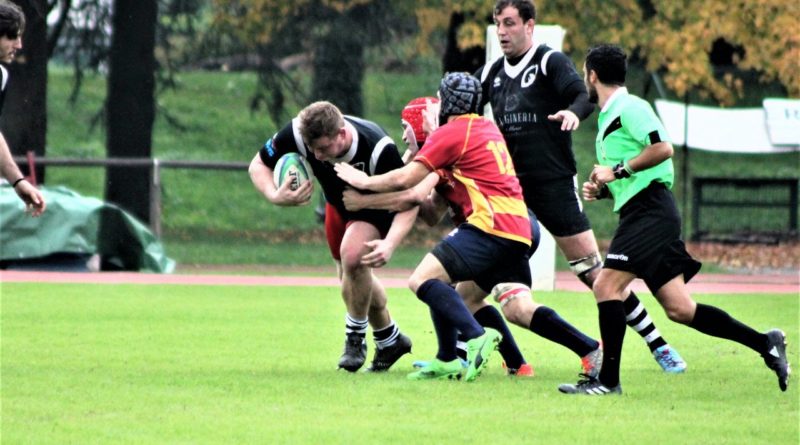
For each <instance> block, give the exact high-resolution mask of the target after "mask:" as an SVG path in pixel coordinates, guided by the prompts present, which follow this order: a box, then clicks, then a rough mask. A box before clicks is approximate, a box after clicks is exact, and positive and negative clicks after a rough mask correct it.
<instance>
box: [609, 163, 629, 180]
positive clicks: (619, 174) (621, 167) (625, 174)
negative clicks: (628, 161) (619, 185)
mask: <svg viewBox="0 0 800 445" xmlns="http://www.w3.org/2000/svg"><path fill="white" fill-rule="evenodd" d="M611 170H612V171H613V172H614V177H615V178H617V179H624V178H630V177H631V173H630V172H629V171H628V170H627V169H626V168H625V163H624V162H620V163H619V164H617V165H615V166H614V168H612V169H611Z"/></svg>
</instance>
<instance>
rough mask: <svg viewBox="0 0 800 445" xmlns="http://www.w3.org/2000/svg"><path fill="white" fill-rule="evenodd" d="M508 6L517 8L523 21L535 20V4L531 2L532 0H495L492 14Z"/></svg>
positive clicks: (498, 12)
mask: <svg viewBox="0 0 800 445" xmlns="http://www.w3.org/2000/svg"><path fill="white" fill-rule="evenodd" d="M509 6H511V7H512V8H517V11H519V16H520V18H521V19H522V21H523V22H527V21H528V20H530V19H533V20H536V5H534V4H533V0H497V3H495V4H494V15H497V14H500V13H501V12H503V10H504V9H506V8H508V7H509Z"/></svg>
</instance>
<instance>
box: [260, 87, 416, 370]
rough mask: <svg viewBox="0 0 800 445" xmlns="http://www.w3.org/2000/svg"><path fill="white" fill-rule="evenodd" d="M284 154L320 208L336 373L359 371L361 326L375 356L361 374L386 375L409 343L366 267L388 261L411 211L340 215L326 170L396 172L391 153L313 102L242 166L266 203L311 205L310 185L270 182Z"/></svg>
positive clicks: (374, 133) (379, 134) (336, 190)
mask: <svg viewBox="0 0 800 445" xmlns="http://www.w3.org/2000/svg"><path fill="white" fill-rule="evenodd" d="M290 152H297V153H300V154H301V155H302V156H304V157H305V158H306V160H307V161H308V163H309V164H310V165H311V169H312V170H313V171H314V175H315V176H316V178H317V180H318V181H319V184H320V186H322V191H323V192H324V195H325V199H326V201H327V203H326V211H325V235H326V237H327V240H328V246H329V247H330V250H331V255H332V256H333V258H334V260H335V262H336V266H337V272H338V274H339V279H340V280H341V283H342V298H343V299H344V303H345V306H346V308H347V315H346V317H345V333H346V338H345V349H344V353H343V354H342V356H341V358H340V359H339V368H343V369H346V370H347V371H350V372H355V371H357V370H358V369H359V368H360V367H361V366H362V365H363V364H364V361H365V360H366V352H367V346H366V340H365V337H366V331H367V325H368V324H369V325H371V326H372V331H373V336H374V338H375V344H376V347H377V349H376V352H375V356H374V359H373V361H372V364H371V365H370V367H369V368H368V371H386V370H388V369H389V368H390V367H391V366H392V365H393V364H394V363H395V362H396V361H397V360H398V359H399V358H400V357H401V356H402V355H403V354H406V353H408V352H411V339H409V338H408V337H406V336H405V335H403V333H401V332H400V330H399V329H398V328H397V325H396V324H395V323H394V321H393V320H392V318H391V316H390V315H389V311H388V310H387V308H386V292H385V290H384V288H383V286H382V285H381V283H380V281H378V279H377V277H375V276H374V275H373V273H372V268H373V267H381V266H384V265H386V263H387V262H388V261H389V260H390V258H391V256H392V253H393V252H394V249H395V248H396V247H397V246H398V245H399V244H400V241H401V240H402V239H403V237H405V235H406V234H407V233H408V231H409V230H410V229H411V227H412V225H413V223H414V219H415V218H416V216H417V210H416V209H412V210H409V211H405V212H400V213H392V212H388V211H383V210H362V211H358V212H350V211H348V210H347V209H346V208H345V207H344V204H343V203H342V192H343V191H344V189H345V185H346V184H345V182H344V181H342V180H341V179H339V178H338V177H337V176H336V172H335V171H334V170H333V164H334V163H337V162H346V163H348V164H350V165H352V166H354V167H355V168H357V169H359V170H362V171H364V172H366V173H367V174H369V175H374V174H381V173H385V172H387V171H389V170H392V169H395V168H398V167H401V166H402V165H403V161H402V159H401V158H400V154H399V153H398V151H397V147H396V146H395V144H394V141H392V139H391V138H390V137H389V136H387V135H386V132H385V131H383V129H381V128H380V127H379V126H378V125H377V124H375V123H373V122H370V121H367V120H364V119H359V118H357V117H352V116H343V115H342V113H341V112H340V111H339V109H338V108H337V107H336V106H335V105H333V104H331V103H330V102H315V103H313V104H311V105H309V106H308V107H306V108H305V109H303V110H302V111H301V112H300V114H298V116H297V117H296V118H294V119H293V120H292V121H291V122H290V123H289V124H287V125H286V126H285V127H283V129H281V130H280V131H278V132H277V133H276V134H275V135H274V136H272V137H271V138H270V139H268V140H267V142H266V143H265V144H264V146H263V147H261V149H260V150H259V151H258V153H256V155H255V157H254V158H253V160H252V162H251V163H250V169H249V172H250V179H251V180H252V181H253V185H255V187H256V189H258V191H259V192H261V194H262V195H264V196H265V197H266V198H267V199H268V200H269V201H270V202H272V203H273V204H277V205H285V206H293V205H303V204H307V203H308V202H309V200H310V199H311V195H312V191H313V185H312V181H307V182H306V183H304V184H303V185H302V186H300V187H299V188H297V190H294V191H293V190H290V188H289V181H287V182H285V183H284V184H283V185H282V186H281V187H279V188H276V187H275V185H274V183H273V177H272V174H273V173H272V172H273V169H274V168H275V164H276V162H277V161H278V159H279V158H280V157H281V156H282V155H284V154H286V153H290Z"/></svg>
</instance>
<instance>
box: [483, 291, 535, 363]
mask: <svg viewBox="0 0 800 445" xmlns="http://www.w3.org/2000/svg"><path fill="white" fill-rule="evenodd" d="M474 316H475V320H476V321H477V322H478V323H480V324H481V326H483V327H485V328H492V329H496V330H497V331H498V332H500V334H502V335H503V340H502V341H501V342H500V346H499V348H498V350H499V351H500V355H502V356H503V360H505V362H506V366H507V367H508V368H511V369H519V367H520V366H522V365H524V364H525V358H524V357H523V356H522V351H520V350H519V347H518V346H517V342H516V341H514V336H513V335H511V331H510V330H509V329H508V325H507V324H506V321H505V320H504V319H503V316H502V315H500V311H498V310H497V308H495V307H494V306H484V307H482V308H480V309H478V310H477V311H476V312H475V314H474Z"/></svg>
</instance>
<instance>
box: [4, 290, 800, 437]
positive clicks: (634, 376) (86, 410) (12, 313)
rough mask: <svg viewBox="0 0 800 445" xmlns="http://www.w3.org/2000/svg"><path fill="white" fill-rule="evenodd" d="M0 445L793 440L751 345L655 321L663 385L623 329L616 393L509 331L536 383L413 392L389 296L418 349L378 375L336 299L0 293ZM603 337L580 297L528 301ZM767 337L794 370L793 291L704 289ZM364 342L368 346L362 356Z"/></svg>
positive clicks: (430, 340)
mask: <svg viewBox="0 0 800 445" xmlns="http://www.w3.org/2000/svg"><path fill="white" fill-rule="evenodd" d="M0 291H1V292H2V320H1V321H2V357H1V359H2V442H3V443H4V444H18V443H53V444H63V443H81V444H90V443H104V444H105V443H148V444H149V443H192V444H219V443H237V444H239V443H270V444H282V443H287V444H288V443H291V444H295V443H314V444H318V443H325V444H329V443H334V444H335V443H341V444H364V443H386V444H394V443H398V444H406V443H413V444H429V443H430V444H439V443H442V444H444V443H464V442H479V443H489V442H492V443H525V442H529V443H558V444H562V443H577V444H581V443H586V444H624V443H648V444H660V443H698V444H700V443H702V444H737V443H741V444H758V443H769V444H791V443H798V440H799V439H800V438H799V437H798V421H799V420H800V415H799V414H798V404H799V403H798V389H797V386H798V382H797V380H796V377H797V376H796V375H795V380H792V381H790V386H789V390H788V391H787V392H786V393H782V392H780V390H779V389H778V385H777V381H776V378H775V375H774V373H772V371H769V370H768V369H767V368H766V367H765V366H764V364H763V361H762V360H761V358H760V357H759V356H758V355H757V354H755V353H753V352H752V351H750V350H749V349H747V348H745V347H743V346H740V345H738V344H734V343H731V342H728V341H723V340H719V339H714V338H710V337H707V336H704V335H702V334H700V333H698V332H696V331H694V330H692V329H689V328H685V327H682V326H679V325H676V324H674V323H671V322H669V321H667V320H666V319H665V317H664V316H663V313H662V312H661V311H660V310H659V309H658V307H657V305H656V303H655V301H654V300H652V299H651V298H649V297H647V296H645V297H643V298H642V300H643V301H644V302H645V304H646V305H647V306H648V308H649V309H650V312H651V315H652V316H653V318H654V319H655V321H656V323H657V325H658V327H659V329H660V330H661V332H662V333H663V334H664V336H665V337H666V338H667V340H668V341H670V343H671V344H672V345H673V346H674V347H676V348H677V349H678V350H679V351H680V352H681V354H682V355H683V356H684V358H685V359H686V360H687V362H688V364H689V369H688V371H687V373H686V374H684V375H666V374H664V373H662V372H661V370H660V368H659V367H658V365H657V364H656V363H655V361H653V359H652V358H651V357H650V355H649V352H648V350H647V348H646V347H645V346H644V344H643V342H642V340H640V339H639V337H638V335H636V334H635V333H634V332H633V331H632V330H630V329H629V330H628V331H627V333H626V342H625V349H624V355H623V362H622V384H623V390H624V394H623V395H622V396H621V397H603V398H588V397H578V396H566V395H562V394H559V393H558V392H557V391H556V386H557V385H558V384H559V383H563V382H571V381H574V380H575V379H576V378H577V376H576V373H577V372H578V370H579V361H578V359H577V358H576V357H575V356H574V355H572V354H571V353H570V352H569V351H567V350H565V349H563V348H561V347H558V346H556V345H555V344H553V343H549V342H547V341H545V340H543V339H541V338H539V337H537V336H535V335H533V334H531V333H529V332H524V331H522V330H520V329H516V328H514V333H515V335H516V338H517V341H518V343H520V346H521V347H522V349H523V352H524V353H525V355H526V358H527V359H528V361H529V362H531V363H532V364H533V365H534V368H535V370H536V377H535V378H533V379H512V378H508V377H506V376H505V375H504V374H503V372H502V369H501V367H500V359H499V356H495V357H493V361H492V363H490V365H489V368H488V370H487V371H486V372H485V373H484V375H483V376H481V377H480V378H479V379H478V380H477V381H476V382H474V383H464V382H409V381H407V380H406V378H405V375H406V373H408V372H410V371H411V362H412V361H413V360H414V359H427V358H429V357H430V356H432V354H433V353H434V350H435V338H434V336H433V333H432V329H431V325H430V321H429V318H428V315H427V310H426V307H425V306H424V305H423V304H422V303H421V302H419V301H418V300H417V299H416V298H415V297H414V296H413V295H411V293H410V292H409V291H407V290H404V289H390V290H389V297H390V309H391V311H392V314H393V315H394V317H395V319H396V320H397V322H398V323H399V325H400V327H401V329H403V331H404V332H406V333H407V334H408V335H410V336H411V337H412V339H413V341H414V353H413V355H411V356H406V357H404V358H403V359H401V360H400V361H399V362H398V363H397V364H396V365H395V367H393V368H392V369H391V370H390V371H389V372H388V373H385V374H380V375H370V374H365V373H361V372H359V373H356V374H349V373H346V372H344V371H336V370H335V364H336V361H337V359H338V356H339V354H340V351H341V347H342V343H343V323H344V310H343V306H342V303H341V299H340V296H339V290H338V289H337V288H324V287H291V288H287V287H233V286H179V285H163V286H162V285H147V286H140V285H77V284H74V285H73V284H69V285H63V284H60V285H55V284H32V283H31V284H27V283H26V284H22V283H2V288H0ZM536 297H537V299H538V300H539V301H540V302H542V303H545V304H548V305H550V306H551V307H553V308H555V309H556V310H557V311H558V312H559V313H560V314H561V315H562V316H563V317H564V318H566V319H568V320H569V321H571V322H572V323H573V324H575V325H576V326H578V327H580V328H582V329H583V330H584V331H585V332H587V333H588V334H591V335H594V336H596V335H597V316H596V309H595V305H594V303H593V301H592V298H591V296H590V295H589V294H588V293H566V292H554V293H538V294H537V296H536ZM695 297H696V299H697V300H698V301H701V302H706V303H709V304H715V305H718V306H720V307H721V308H723V309H725V310H727V311H728V312H729V313H731V315H733V316H735V317H737V318H740V319H741V320H742V321H744V322H746V323H748V324H750V325H751V326H753V327H755V328H757V329H759V330H766V329H768V328H771V327H774V326H777V327H780V328H781V329H783V330H784V331H786V333H787V335H788V339H789V354H790V356H789V358H790V361H791V362H792V363H793V364H794V365H795V368H797V367H798V364H799V363H800V360H799V359H798V347H797V344H798V342H799V341H800V332H798V298H797V295H767V294H759V295H714V296H711V295H697V296H695ZM372 349H373V345H372V344H370V358H371V356H372Z"/></svg>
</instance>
